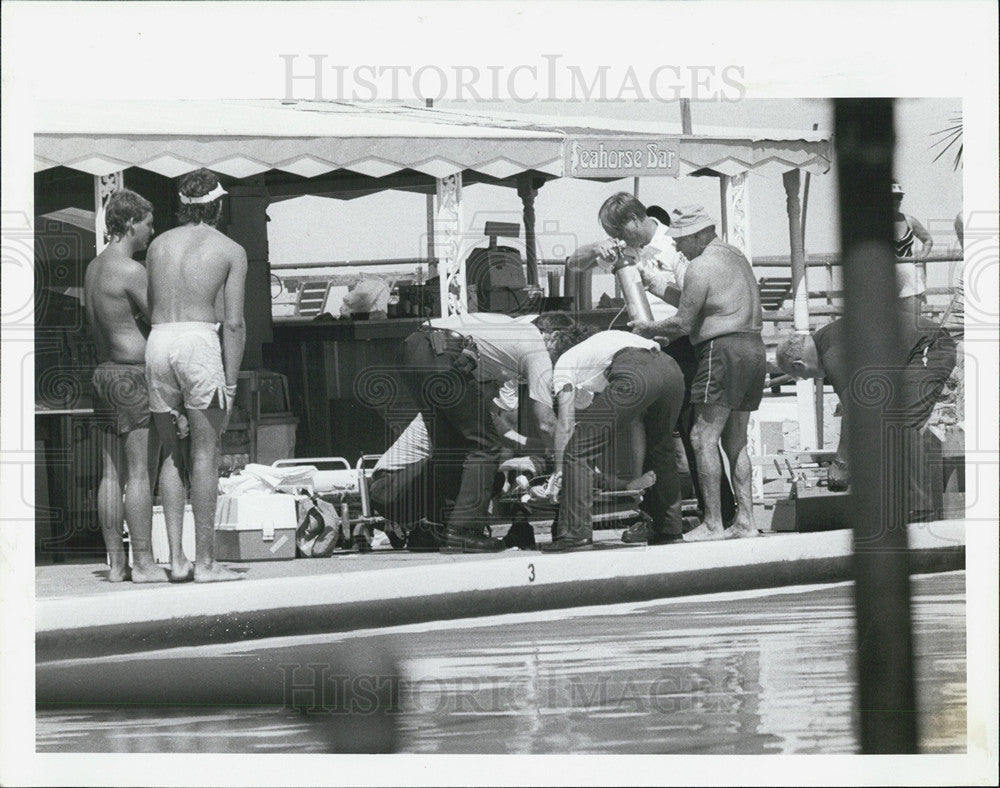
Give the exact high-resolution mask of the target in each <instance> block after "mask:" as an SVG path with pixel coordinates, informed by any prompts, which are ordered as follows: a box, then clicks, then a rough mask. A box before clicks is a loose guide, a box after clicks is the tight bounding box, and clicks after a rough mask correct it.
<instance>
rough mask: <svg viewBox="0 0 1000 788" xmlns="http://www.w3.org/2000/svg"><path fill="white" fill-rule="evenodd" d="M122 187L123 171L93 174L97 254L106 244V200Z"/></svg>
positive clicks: (123, 183) (123, 185)
mask: <svg viewBox="0 0 1000 788" xmlns="http://www.w3.org/2000/svg"><path fill="white" fill-rule="evenodd" d="M124 188H125V173H124V172H121V171H119V172H111V173H108V174H107V175H95V176H94V246H95V247H96V249H97V254H100V253H101V252H103V251H104V247H106V246H107V245H108V242H107V240H105V238H104V233H105V230H106V229H107V228H106V227H105V225H104V216H105V211H106V210H107V206H108V200H110V199H111V195H112V194H114V193H115V192H116V191H118V190H119V189H124Z"/></svg>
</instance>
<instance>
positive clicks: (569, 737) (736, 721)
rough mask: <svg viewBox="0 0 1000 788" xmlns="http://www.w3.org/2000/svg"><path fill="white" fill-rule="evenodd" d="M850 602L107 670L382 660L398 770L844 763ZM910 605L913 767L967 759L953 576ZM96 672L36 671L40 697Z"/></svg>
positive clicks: (120, 721)
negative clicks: (512, 761)
mask: <svg viewBox="0 0 1000 788" xmlns="http://www.w3.org/2000/svg"><path fill="white" fill-rule="evenodd" d="M852 590H853V589H852V587H851V585H850V584H847V583H843V584H837V585H827V586H814V587H808V588H785V589H774V590H770V591H759V592H747V593H734V594H715V595H706V596H700V597H688V598H682V599H674V600H660V601H655V602H644V603H638V604H627V605H609V606H604V607H591V608H578V609H574V610H561V611H547V612H544V613H534V614H518V615H510V616H495V617H490V618H486V619H473V620H463V621H457V622H455V621H451V622H435V623H431V624H422V625H414V626H407V627H398V628H395V629H393V630H383V631H371V632H369V631H364V632H354V633H345V634H338V635H328V636H322V637H321V636H310V637H302V638H282V639H274V640H268V641H259V642H254V643H244V644H239V645H229V646H206V647H199V648H184V649H174V650H171V651H161V652H156V653H153V654H141V655H130V656H125V657H120V658H115V660H120V661H128V662H130V663H132V665H133V667H138V668H139V669H140V670H141V669H148V670H156V669H157V664H158V663H159V664H160V665H162V664H164V660H169V661H170V663H171V664H172V665H174V666H176V665H177V664H178V661H181V663H180V664H181V665H182V666H183V671H184V673H185V674H189V675H191V676H197V675H198V672H199V670H203V669H205V668H206V667H207V666H208V665H209V664H210V663H211V661H212V660H219V659H226V658H232V657H233V655H234V654H240V655H244V656H251V657H252V656H253V655H254V654H264V653H266V654H267V656H268V659H271V660H275V659H277V660H279V661H281V662H283V663H286V664H295V665H300V666H306V665H315V664H321V663H322V661H323V659H324V649H329V648H330V645H331V644H332V643H340V644H344V643H349V644H351V645H352V646H353V647H360V648H361V649H362V650H363V649H364V648H366V647H367V645H366V644H370V647H371V648H381V647H382V645H384V644H386V643H389V644H391V649H392V650H393V651H394V652H395V653H396V654H397V655H398V658H399V664H400V669H401V673H402V680H401V681H400V682H399V684H398V689H397V693H396V695H395V696H394V697H396V704H397V706H398V708H395V709H393V712H394V713H393V714H390V715H389V719H391V720H392V721H393V722H394V723H395V725H396V730H395V734H394V739H393V742H394V744H393V747H394V748H395V749H397V750H398V751H402V752H411V753H498V754H503V753H575V752H592V753H616V754H624V753H717V754H721V753H741V754H750V753H826V754H830V753H853V752H856V751H857V737H856V734H855V731H856V728H857V713H856V702H855V689H854V676H853V662H854V622H853V604H852V596H851V595H852ZM912 590H913V616H914V641H915V650H916V677H917V694H918V712H919V715H920V716H919V720H920V723H919V730H920V743H921V750H922V751H923V752H931V753H961V752H965V750H966V691H967V690H966V675H965V674H966V636H965V615H966V608H965V573H964V572H950V573H945V574H939V575H928V576H922V577H917V578H914V579H913V583H912ZM326 653H329V652H328V651H327V652H326ZM112 662H114V660H112ZM107 665H108V660H107V658H104V659H102V660H94V661H89V660H75V661H73V662H72V663H58V662H57V663H47V664H44V665H40V666H38V679H39V681H45V680H46V679H47V678H50V677H51V676H53V675H56V674H57V673H58V672H60V671H74V672H76V674H77V675H80V674H79V672H80V671H84V672H86V671H87V670H93V671H95V672H96V671H104V670H108V669H109V668H108V667H107ZM314 712H315V710H314ZM329 722H330V720H329V719H327V720H324V718H323V715H322V714H316V713H313V714H310V715H303V714H300V713H298V712H296V711H294V710H292V709H289V708H280V707H279V708H252V707H251V708H231V707H229V708H214V707H204V708H202V709H195V710H194V711H192V709H191V708H190V707H185V708H183V709H181V708H176V709H175V708H171V707H170V705H169V704H167V705H157V706H156V707H148V706H147V707H141V706H140V707H134V706H133V707H102V708H93V707H90V708H85V709H66V708H42V707H40V708H39V709H38V712H37V726H36V742H37V749H38V751H39V752H260V753H265V752H272V753H273V752H287V753H295V752H324V751H330V749H331V747H334V748H335V747H338V746H341V747H342V746H344V745H343V744H342V743H341V744H331V741H333V740H332V739H331V738H330V736H329V735H327V732H326V731H325V726H326V725H327V724H328V723H329ZM334 722H335V723H336V724H338V725H351V724H352V720H351V719H350V715H347V717H344V716H343V715H341V716H340V717H339V718H338V719H336V720H334ZM337 741H338V742H342V739H338V740H337Z"/></svg>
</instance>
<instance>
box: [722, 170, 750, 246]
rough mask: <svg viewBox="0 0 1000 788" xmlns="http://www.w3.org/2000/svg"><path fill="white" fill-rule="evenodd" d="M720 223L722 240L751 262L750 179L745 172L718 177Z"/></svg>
mask: <svg viewBox="0 0 1000 788" xmlns="http://www.w3.org/2000/svg"><path fill="white" fill-rule="evenodd" d="M719 202H720V204H721V207H720V224H721V226H722V237H723V240H724V241H725V242H726V243H728V244H732V245H733V246H735V247H736V248H737V249H739V250H740V251H741V252H743V256H744V257H746V259H747V260H749V261H750V263H751V264H753V249H752V247H751V243H750V181H749V180H748V176H747V173H745V172H740V173H737V174H736V175H723V176H721V177H720V178H719Z"/></svg>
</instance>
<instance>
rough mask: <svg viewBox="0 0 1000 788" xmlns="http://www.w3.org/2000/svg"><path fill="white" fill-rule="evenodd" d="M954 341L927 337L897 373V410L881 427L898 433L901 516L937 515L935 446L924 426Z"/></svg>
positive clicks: (950, 365)
mask: <svg viewBox="0 0 1000 788" xmlns="http://www.w3.org/2000/svg"><path fill="white" fill-rule="evenodd" d="M955 361H956V348H955V341H954V340H953V339H952V338H951V336H949V335H948V333H947V332H941V333H940V334H938V335H936V336H928V337H926V338H925V341H923V342H922V343H920V344H918V345H917V346H916V347H915V348H914V349H913V351H912V352H911V354H910V358H909V360H908V361H907V364H906V367H905V368H904V369H903V373H902V377H903V379H902V386H901V397H900V400H899V401H898V404H897V409H893V410H890V411H889V412H887V413H886V419H885V421H886V424H887V425H892V426H893V427H895V428H896V429H898V432H899V439H900V443H901V445H900V449H901V455H902V459H903V474H904V477H905V482H906V500H905V501H904V505H905V509H904V512H906V513H908V514H909V513H913V514H922V515H931V514H933V515H934V516H938V517H939V516H941V514H942V508H943V507H942V498H941V486H942V484H941V477H942V476H943V470H942V468H941V456H940V455H941V450H940V441H938V440H937V438H935V437H934V436H933V435H930V434H928V433H926V431H924V429H923V428H924V426H925V425H926V424H927V420H928V419H929V418H930V416H931V411H933V410H934V405H935V403H936V402H937V401H938V398H939V397H940V396H941V391H942V389H943V388H944V385H945V383H946V382H947V381H948V378H949V377H950V376H951V373H952V370H953V369H954V368H955Z"/></svg>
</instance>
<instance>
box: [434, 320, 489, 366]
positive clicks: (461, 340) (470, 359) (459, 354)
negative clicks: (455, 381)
mask: <svg viewBox="0 0 1000 788" xmlns="http://www.w3.org/2000/svg"><path fill="white" fill-rule="evenodd" d="M419 331H420V332H421V333H422V334H424V335H425V336H426V337H427V341H428V342H429V343H430V346H431V349H432V350H433V351H434V355H436V356H443V355H444V354H445V353H451V354H453V355H454V356H455V358H454V360H453V363H454V366H455V369H456V370H457V371H458V372H460V373H462V374H471V373H472V372H474V371H475V370H476V368H477V367H478V366H479V347H478V346H477V345H476V340H474V339H473V338H472V337H470V336H468V335H466V334H459V333H458V332H457V331H452V330H451V329H449V328H434V327H433V326H427V325H424V326H421V327H420V329H419Z"/></svg>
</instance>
